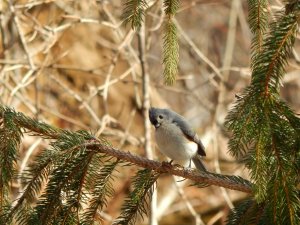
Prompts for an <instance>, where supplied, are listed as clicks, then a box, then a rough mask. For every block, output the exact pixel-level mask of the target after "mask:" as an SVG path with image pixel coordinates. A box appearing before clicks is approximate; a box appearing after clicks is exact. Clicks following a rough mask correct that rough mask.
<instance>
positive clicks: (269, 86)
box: [251, 13, 298, 96]
mask: <svg viewBox="0 0 300 225" xmlns="http://www.w3.org/2000/svg"><path fill="white" fill-rule="evenodd" d="M297 17H298V16H297V15H296V14H294V13H290V14H287V15H286V14H283V13H281V14H278V16H277V21H276V22H274V23H272V24H271V27H270V33H269V34H268V37H267V38H266V40H265V42H264V44H263V51H262V52H261V54H259V55H258V56H257V57H255V60H254V62H253V73H252V83H251V84H252V85H253V86H254V87H256V88H259V89H258V90H257V91H258V92H260V93H262V94H263V95H264V96H268V95H270V94H278V91H279V90H278V85H279V84H280V80H281V79H282V76H283V74H284V71H285V70H284V66H285V65H286V64H287V60H288V57H289V55H290V53H291V49H292V46H293V44H294V40H295V36H296V32H297V29H298V23H297Z"/></svg>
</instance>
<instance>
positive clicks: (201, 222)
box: [173, 177, 205, 225]
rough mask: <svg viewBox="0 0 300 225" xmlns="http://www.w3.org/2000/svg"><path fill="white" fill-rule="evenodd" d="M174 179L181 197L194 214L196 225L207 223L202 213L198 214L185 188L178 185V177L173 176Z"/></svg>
mask: <svg viewBox="0 0 300 225" xmlns="http://www.w3.org/2000/svg"><path fill="white" fill-rule="evenodd" d="M173 179H174V183H175V185H176V187H177V191H178V193H179V194H180V196H181V198H182V199H183V201H184V203H185V205H186V207H187V208H188V210H189V212H190V213H191V214H192V216H193V217H194V218H195V225H205V223H204V222H203V221H202V219H201V216H200V214H198V213H197V212H196V210H195V208H194V207H193V205H192V204H191V202H190V201H189V200H188V198H187V196H186V195H185V193H184V191H183V188H182V187H181V186H179V185H178V183H177V182H178V181H177V179H176V177H173Z"/></svg>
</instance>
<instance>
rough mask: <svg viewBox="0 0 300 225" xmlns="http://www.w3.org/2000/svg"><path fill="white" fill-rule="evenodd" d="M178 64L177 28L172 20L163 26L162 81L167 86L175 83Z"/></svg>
mask: <svg viewBox="0 0 300 225" xmlns="http://www.w3.org/2000/svg"><path fill="white" fill-rule="evenodd" d="M178 62H179V45H178V37H177V28H176V26H175V24H174V23H173V21H172V19H169V20H168V21H167V22H166V24H165V35H164V46H163V64H164V71H163V75H164V81H165V84H167V85H172V84H174V83H175V81H176V76H177V73H178Z"/></svg>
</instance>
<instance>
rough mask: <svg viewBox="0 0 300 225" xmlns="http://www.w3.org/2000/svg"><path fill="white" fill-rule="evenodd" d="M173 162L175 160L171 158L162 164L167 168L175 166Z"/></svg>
mask: <svg viewBox="0 0 300 225" xmlns="http://www.w3.org/2000/svg"><path fill="white" fill-rule="evenodd" d="M172 162H173V160H171V161H169V162H167V161H163V162H162V163H161V165H162V167H164V168H166V169H171V168H172V167H173V166H172Z"/></svg>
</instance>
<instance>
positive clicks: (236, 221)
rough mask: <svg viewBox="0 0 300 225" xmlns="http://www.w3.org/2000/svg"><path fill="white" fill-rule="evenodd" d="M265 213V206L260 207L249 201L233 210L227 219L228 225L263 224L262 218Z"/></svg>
mask: <svg viewBox="0 0 300 225" xmlns="http://www.w3.org/2000/svg"><path fill="white" fill-rule="evenodd" d="M264 213H265V207H264V205H263V204H261V205H258V204H257V203H256V202H255V201H254V200H252V199H247V200H244V201H243V202H241V203H239V204H238V205H237V206H236V207H235V208H234V209H232V211H231V213H230V214H229V216H228V219H227V225H248V224H263V220H261V216H262V215H263V214H264Z"/></svg>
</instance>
